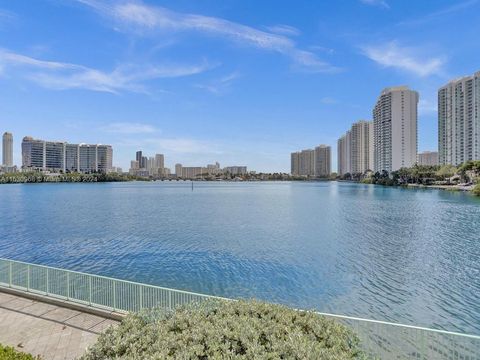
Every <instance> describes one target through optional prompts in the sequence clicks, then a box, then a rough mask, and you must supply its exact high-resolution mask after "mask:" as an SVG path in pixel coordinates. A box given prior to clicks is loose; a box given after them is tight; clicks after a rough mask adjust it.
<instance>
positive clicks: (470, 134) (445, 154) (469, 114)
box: [438, 71, 480, 166]
mask: <svg viewBox="0 0 480 360" xmlns="http://www.w3.org/2000/svg"><path fill="white" fill-rule="evenodd" d="M438 157H439V163H440V164H442V165H444V164H451V165H455V166H457V165H460V164H462V163H464V162H466V161H468V160H480V71H478V72H476V73H475V74H474V75H471V76H466V77H462V78H460V79H455V80H452V81H450V82H449V83H448V84H446V85H445V86H443V87H441V88H440V89H439V90H438Z"/></svg>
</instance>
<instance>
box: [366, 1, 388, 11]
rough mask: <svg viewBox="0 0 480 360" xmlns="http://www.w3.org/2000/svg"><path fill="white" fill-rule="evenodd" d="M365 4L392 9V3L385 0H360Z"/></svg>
mask: <svg viewBox="0 0 480 360" xmlns="http://www.w3.org/2000/svg"><path fill="white" fill-rule="evenodd" d="M360 2H361V3H363V4H365V5H371V6H378V7H382V8H384V9H390V5H388V3H387V2H386V1H385V0H360Z"/></svg>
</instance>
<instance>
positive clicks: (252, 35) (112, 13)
mask: <svg viewBox="0 0 480 360" xmlns="http://www.w3.org/2000/svg"><path fill="white" fill-rule="evenodd" d="M77 1H79V2H81V3H83V4H86V5H88V6H90V7H92V8H94V9H95V10H97V11H98V12H100V13H101V14H102V15H104V16H106V17H108V18H111V19H113V20H114V21H115V22H116V26H117V27H118V28H120V29H123V30H124V31H127V32H136V33H139V34H145V33H152V32H153V33H155V32H165V31H170V32H180V31H194V32H199V33H204V34H210V35H216V36H220V37H223V38H226V39H229V40H231V41H233V42H236V43H241V44H243V45H247V46H252V47H256V48H259V49H262V50H266V51H273V52H277V53H280V54H282V55H284V56H287V57H290V58H291V59H292V60H293V61H294V63H295V64H296V65H297V67H303V68H308V70H309V71H312V72H335V71H338V68H336V67H335V66H333V65H331V64H329V63H327V62H325V61H322V60H320V59H319V58H318V57H317V56H316V55H315V54H314V53H312V52H309V51H305V50H302V49H299V48H298V47H297V46H296V44H295V42H294V41H293V40H291V39H290V38H289V37H287V36H285V31H286V29H287V28H286V27H285V26H284V27H283V28H282V30H283V32H284V34H277V33H274V32H268V31H262V30H258V29H255V28H253V27H250V26H246V25H243V24H239V23H235V22H232V21H228V20H225V19H222V18H217V17H211V16H203V15H197V14H184V13H179V12H174V11H171V10H169V9H166V8H164V7H160V6H149V5H145V4H143V3H141V2H133V1H122V2H110V1H109V2H98V1H95V0H77ZM288 29H289V30H290V32H292V31H293V29H294V28H291V27H289V28H288ZM277 30H278V28H277Z"/></svg>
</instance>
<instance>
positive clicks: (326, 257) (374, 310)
mask: <svg viewBox="0 0 480 360" xmlns="http://www.w3.org/2000/svg"><path fill="white" fill-rule="evenodd" d="M0 205H1V206H0V229H1V231H0V257H5V258H12V259H17V260H23V261H28V262H33V263H39V264H46V265H51V266H56V267H61V268H66V269H72V270H79V271H85V272H90V273H94V274H102V275H107V276H114V277H118V278H122V279H129V280H134V281H140V282H146V283H151V284H156V285H161V286H166V287H173V288H179V289H185V290H190V291H195V292H202V293H207V294H215V295H219V296H226V297H256V298H260V299H266V300H270V301H275V302H281V303H286V304H289V305H292V306H296V307H301V308H315V309H318V310H321V311H328V312H335V313H341V314H348V315H355V316H360V317H369V318H375V319H381V320H390V321H397V322H403V323H410V324H416V325H423V326H430V327H436V328H443V329H447V330H452V331H462V332H469V333H476V334H479V333H480V199H477V198H474V197H472V196H469V195H464V194H457V193H450V192H446V191H436V190H405V189H392V188H384V187H375V186H371V185H356V184H339V183H195V189H194V190H193V191H192V190H191V184H190V183H174V182H167V183H115V184H37V185H33V184H32V185H2V186H0Z"/></svg>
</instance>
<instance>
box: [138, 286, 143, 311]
mask: <svg viewBox="0 0 480 360" xmlns="http://www.w3.org/2000/svg"><path fill="white" fill-rule="evenodd" d="M138 290H139V293H140V294H139V297H140V310H141V309H143V291H142V286H139V287H138Z"/></svg>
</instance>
